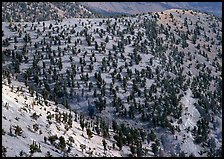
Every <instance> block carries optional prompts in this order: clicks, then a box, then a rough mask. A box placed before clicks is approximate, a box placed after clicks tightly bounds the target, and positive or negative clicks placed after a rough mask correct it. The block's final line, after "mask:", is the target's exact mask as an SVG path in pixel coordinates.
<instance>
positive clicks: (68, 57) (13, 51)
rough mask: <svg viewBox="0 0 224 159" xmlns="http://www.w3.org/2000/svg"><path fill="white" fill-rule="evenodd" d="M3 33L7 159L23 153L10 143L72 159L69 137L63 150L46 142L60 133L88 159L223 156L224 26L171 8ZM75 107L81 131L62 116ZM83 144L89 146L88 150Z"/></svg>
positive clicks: (15, 26)
mask: <svg viewBox="0 0 224 159" xmlns="http://www.w3.org/2000/svg"><path fill="white" fill-rule="evenodd" d="M2 28H3V32H2V33H3V37H2V55H3V58H2V66H3V70H2V74H3V75H2V77H3V79H4V80H3V83H4V84H3V105H5V102H8V103H9V106H6V107H3V115H4V116H5V117H3V128H4V130H5V131H6V132H7V133H6V134H5V135H3V140H4V142H3V146H4V147H7V153H6V155H8V156H12V155H13V156H15V155H17V156H18V155H19V153H20V152H16V151H17V150H18V147H15V146H12V145H11V143H12V142H14V143H17V142H18V141H20V140H23V141H22V143H23V146H24V147H23V150H24V151H25V152H26V153H27V154H28V155H29V144H32V142H33V141H32V140H33V139H34V140H36V142H37V145H38V144H39V143H40V147H41V151H42V152H43V153H38V152H37V153H36V152H35V153H34V154H33V155H34V156H35V155H36V156H38V155H41V156H44V155H46V153H47V151H50V153H51V154H52V155H53V156H62V155H65V154H63V153H61V151H62V150H65V149H63V148H61V147H60V146H59V145H62V146H63V144H62V143H61V142H62V141H63V138H60V141H61V142H60V143H61V144H59V145H58V142H59V140H56V141H55V143H54V142H53V143H52V144H50V142H49V141H46V143H45V142H44V136H46V137H47V138H49V137H50V136H51V137H52V135H54V134H57V135H58V137H60V136H64V138H65V140H66V141H67V140H68V138H69V137H70V136H72V137H73V139H74V141H75V142H74V143H72V144H71V146H70V148H71V151H70V152H69V153H68V155H69V156H75V155H76V154H77V155H79V156H89V155H91V154H88V151H89V147H90V148H91V149H90V151H93V156H103V155H106V156H128V155H130V154H131V153H132V156H164V155H165V156H183V155H187V156H190V155H194V156H220V150H221V141H222V137H221V135H220V134H221V132H222V128H221V125H220V123H221V119H222V115H221V112H222V109H221V108H222V107H221V94H222V92H221V83H222V78H221V71H222V60H221V59H222V57H221V55H222V54H221V52H222V45H221V44H222V23H221V20H220V19H218V18H216V17H214V16H212V15H209V14H205V13H201V12H195V11H192V10H181V9H170V10H165V11H163V12H156V13H147V14H142V15H136V16H130V17H119V18H84V19H82V18H68V19H63V20H62V21H53V20H52V21H42V22H39V23H38V22H33V23H32V22H23V23H14V22H12V23H5V22H4V23H2ZM18 81H20V82H21V83H20V82H18ZM11 82H12V83H11ZM7 84H10V87H9V86H7ZM12 85H13V87H14V88H13V92H10V89H11V87H12ZM18 86H19V87H21V86H22V89H23V90H24V91H25V92H24V93H23V95H20V96H17V94H19V93H21V91H20V88H19V90H18V93H15V91H16V90H17V87H18ZM28 92H29V93H28ZM31 94H33V96H34V97H30V96H31ZM36 95H37V96H36ZM24 96H25V97H24ZM14 98H17V100H18V102H16V99H14ZM25 98H27V99H25ZM35 98H36V99H35ZM43 98H44V99H43ZM25 101H26V103H25ZM33 101H35V103H36V104H34V106H32V105H33V104H32V103H33ZM38 101H39V102H40V103H43V104H42V106H41V104H37V102H38ZM44 101H45V102H47V103H46V104H44V103H45V102H44ZM48 103H50V105H49V104H48ZM27 104H28V106H26V105H27ZM29 105H31V106H29ZM7 107H8V109H7ZM57 107H58V109H59V110H58V111H56V108H57ZM65 107H66V108H65ZM24 108H25V109H26V110H27V111H25V109H24ZM44 109H45V110H44ZM69 109H71V114H72V116H73V117H72V121H73V122H72V124H71V121H70V120H68V118H69V117H67V116H66V115H65V113H63V112H67V114H69ZM48 111H49V112H48ZM73 111H74V112H73ZM34 112H36V113H37V115H39V114H41V116H40V117H38V118H37V120H35V119H32V118H31V117H30V116H31V115H33V113H34ZM59 112H60V113H59ZM80 114H81V115H80ZM76 116H77V117H76ZM82 116H84V117H85V122H86V124H84V127H85V128H84V131H82V130H81V127H80V126H83V123H82V120H80V118H82ZM16 117H18V118H20V119H18V118H16ZM5 118H6V119H5ZM15 118H16V119H15ZM59 118H60V120H59ZM90 118H91V119H90ZM70 119H71V118H70ZM63 120H65V121H64V122H63ZM114 121H115V122H117V123H116V124H117V125H116V124H115V122H114ZM88 122H89V123H88ZM91 122H93V123H91ZM50 123H51V124H50ZM35 124H37V125H35ZM10 125H12V128H11V129H12V132H13V133H14V127H13V126H16V125H18V126H19V127H21V128H22V130H23V133H22V134H21V136H17V137H13V136H10V135H8V132H9V131H10ZM68 125H70V126H71V127H70V128H68ZM37 126H38V127H39V128H38V130H37V132H32V131H33V130H32V129H37ZM65 127H66V128H67V131H65V129H66V128H65ZM86 128H87V129H86ZM88 128H90V130H92V133H93V137H92V138H91V139H88V135H87V130H88V132H89V129H88ZM17 129H19V128H18V127H17ZM39 129H41V134H39ZM82 133H83V135H84V137H83V136H82ZM3 134H4V133H3ZM88 134H89V133H88ZM97 134H98V135H97ZM102 136H104V137H105V139H106V143H107V150H106V151H105V153H106V154H104V146H103V142H102V140H103V137H102ZM8 140H10V141H8ZM70 140H71V138H70ZM115 140H116V141H115ZM6 141H7V142H6ZM214 141H215V142H216V143H215V144H214ZM68 144H69V143H68ZM68 144H67V146H66V150H69V146H68ZM81 144H85V145H86V146H87V147H86V150H84V151H83V152H82V151H81V149H80V145H81ZM25 145H26V146H27V147H26V148H25ZM34 145H35V144H34ZM55 147H56V148H55ZM109 147H110V148H109ZM111 147H114V148H111ZM118 147H119V148H120V149H121V150H118ZM31 148H32V146H31ZM48 148H49V149H48ZM51 148H53V149H58V150H57V151H58V152H53V150H52V149H51ZM59 149H61V150H59ZM18 151H21V149H19V150H18ZM55 151H56V150H55ZM136 151H137V152H136ZM99 153H100V154H99Z"/></svg>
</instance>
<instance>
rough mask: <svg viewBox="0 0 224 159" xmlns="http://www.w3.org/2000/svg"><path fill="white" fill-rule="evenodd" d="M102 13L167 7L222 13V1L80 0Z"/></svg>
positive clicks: (139, 11) (144, 11) (147, 10)
mask: <svg viewBox="0 0 224 159" xmlns="http://www.w3.org/2000/svg"><path fill="white" fill-rule="evenodd" d="M80 3H82V4H83V5H85V6H87V7H89V8H90V9H94V10H95V11H98V12H100V13H114V12H117V13H125V14H139V13H147V12H155V11H164V10H166V9H171V8H176V9H195V10H200V11H205V12H209V13H213V14H215V15H218V16H221V15H222V4H221V2H179V3H176V2H80Z"/></svg>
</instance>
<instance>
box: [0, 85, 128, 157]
mask: <svg viewBox="0 0 224 159" xmlns="http://www.w3.org/2000/svg"><path fill="white" fill-rule="evenodd" d="M21 85H22V84H21ZM15 87H16V86H15V83H14V91H13V92H11V88H9V86H8V85H5V84H3V85H2V101H3V104H2V105H3V108H2V114H3V119H2V120H3V121H2V128H3V129H4V131H5V132H6V134H5V135H3V136H2V137H3V139H2V145H3V146H5V147H6V148H7V153H6V156H10V157H12V156H19V152H20V151H21V150H22V151H24V152H25V153H26V154H29V145H30V144H32V141H33V140H35V141H36V142H37V143H38V144H40V147H41V153H34V156H45V155H46V153H47V151H50V154H51V155H53V156H58V157H59V156H63V153H61V151H60V150H56V148H55V147H54V146H52V145H50V143H49V141H48V142H47V144H45V143H44V136H48V135H49V133H50V134H51V135H55V134H57V136H58V137H60V136H62V135H63V134H64V126H63V125H62V124H61V125H60V124H58V123H56V122H52V124H51V125H50V127H49V124H48V122H47V120H46V116H47V111H50V112H51V113H53V109H55V108H56V106H55V105H53V104H52V103H51V107H48V106H45V105H44V106H43V107H42V106H40V105H38V106H37V105H35V106H34V109H32V108H31V107H29V106H25V103H27V104H28V105H30V104H31V103H32V102H33V100H34V97H30V96H26V97H27V98H28V99H27V100H26V99H25V98H24V96H23V95H19V96H18V93H15ZM24 91H27V90H26V89H24ZM19 93H21V92H19ZM22 94H23V93H22ZM17 100H18V102H17ZM6 102H7V103H9V106H7V107H5V103H6ZM21 108H25V109H26V110H27V112H26V111H25V110H23V109H21ZM44 108H45V109H46V111H45V110H44ZM59 111H61V112H69V111H68V110H65V109H63V108H60V107H59ZM34 112H36V113H37V114H38V115H39V114H41V116H40V117H39V118H38V119H37V121H35V120H34V119H32V118H31V117H30V116H31V115H32V114H33V113H34ZM73 115H74V114H73ZM15 118H17V119H18V121H17V120H16V119H15ZM35 123H37V124H38V125H39V129H40V130H41V131H42V134H41V135H40V134H39V133H38V132H34V131H33V128H32V125H33V124H35ZM10 125H11V126H12V127H13V126H16V125H19V126H20V127H21V128H22V130H23V133H22V135H21V136H9V135H8V133H9V129H10ZM56 125H58V127H59V129H60V130H58V129H57V126H56ZM28 129H31V130H32V132H31V131H30V130H28ZM12 133H13V134H14V130H13V129H12ZM82 134H83V136H82ZM70 135H71V136H73V138H74V140H75V143H74V144H73V146H72V151H71V153H69V155H71V156H75V155H76V154H77V155H78V156H89V155H88V154H87V152H88V150H89V149H91V150H93V151H94V152H93V156H103V155H106V156H110V157H113V156H121V152H120V151H118V150H113V149H112V148H111V150H107V151H106V154H104V148H103V145H102V140H103V138H102V137H101V136H98V135H96V134H94V135H93V137H92V138H91V139H88V136H87V134H86V130H84V131H82V130H81V128H80V124H79V123H77V122H73V125H72V128H71V129H70V130H69V131H68V132H67V133H66V135H65V139H66V140H67V139H68V137H69V136H70ZM106 142H107V146H110V147H112V140H111V139H109V140H108V139H106ZM18 143H19V144H18ZM80 144H85V145H86V151H85V150H84V151H83V153H82V151H81V149H80ZM12 145H13V146H12ZM126 149H127V148H125V147H124V150H126ZM55 151H58V152H55Z"/></svg>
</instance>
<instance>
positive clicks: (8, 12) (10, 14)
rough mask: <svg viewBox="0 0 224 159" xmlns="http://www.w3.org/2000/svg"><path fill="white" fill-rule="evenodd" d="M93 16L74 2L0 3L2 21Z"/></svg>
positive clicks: (30, 20) (32, 20)
mask: <svg viewBox="0 0 224 159" xmlns="http://www.w3.org/2000/svg"><path fill="white" fill-rule="evenodd" d="M93 17H96V15H95V14H93V13H91V12H90V11H89V10H87V9H86V8H85V7H84V6H83V5H81V4H78V3H76V2H2V21H3V22H10V20H12V21H15V22H22V21H25V22H37V21H48V20H61V19H62V18H93Z"/></svg>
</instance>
